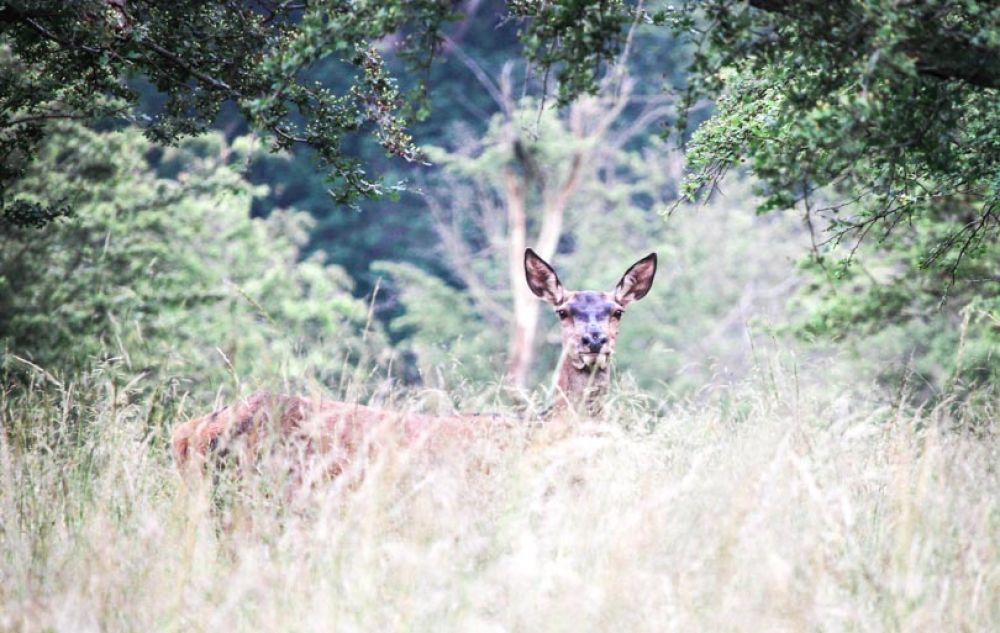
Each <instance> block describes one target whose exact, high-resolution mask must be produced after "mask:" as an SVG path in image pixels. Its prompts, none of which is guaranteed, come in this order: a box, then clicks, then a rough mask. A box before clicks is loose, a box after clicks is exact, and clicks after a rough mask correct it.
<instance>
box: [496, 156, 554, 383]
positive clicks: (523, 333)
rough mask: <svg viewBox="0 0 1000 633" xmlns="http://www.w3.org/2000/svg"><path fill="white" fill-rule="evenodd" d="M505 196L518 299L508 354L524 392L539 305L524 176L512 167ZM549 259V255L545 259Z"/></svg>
mask: <svg viewBox="0 0 1000 633" xmlns="http://www.w3.org/2000/svg"><path fill="white" fill-rule="evenodd" d="M504 190H505V191H504V193H505V198H506V199H507V232H508V233H507V235H508V240H507V244H508V252H507V270H508V275H509V277H510V290H511V295H512V297H513V299H514V319H513V322H512V325H513V331H512V332H511V337H510V349H509V353H508V356H507V357H508V359H509V361H508V362H509V366H508V371H507V373H508V375H509V376H510V380H511V382H512V383H513V384H514V386H515V387H518V388H524V387H525V386H526V385H527V383H528V373H529V372H530V371H531V364H532V361H533V360H534V351H535V336H536V333H537V331H538V301H537V300H536V299H535V297H534V295H532V294H531V290H530V289H529V288H528V284H527V283H525V281H524V264H523V262H524V249H525V247H526V246H527V235H528V219H527V213H526V211H525V197H526V196H525V186H524V182H523V181H522V180H521V178H520V176H518V174H516V173H515V172H514V170H513V169H512V168H510V167H508V168H507V169H506V170H504ZM542 257H545V255H542Z"/></svg>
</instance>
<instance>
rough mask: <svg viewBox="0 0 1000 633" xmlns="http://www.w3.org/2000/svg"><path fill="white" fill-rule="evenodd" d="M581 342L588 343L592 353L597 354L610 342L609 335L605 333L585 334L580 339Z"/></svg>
mask: <svg viewBox="0 0 1000 633" xmlns="http://www.w3.org/2000/svg"><path fill="white" fill-rule="evenodd" d="M580 342H581V343H583V344H584V345H586V346H587V347H588V348H589V349H590V351H591V353H594V354H596V353H598V352H600V351H601V348H602V347H604V344H605V343H607V342H608V337H606V336H604V335H603V334H584V335H583V337H582V338H581V339H580Z"/></svg>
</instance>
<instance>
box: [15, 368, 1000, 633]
mask: <svg viewBox="0 0 1000 633" xmlns="http://www.w3.org/2000/svg"><path fill="white" fill-rule="evenodd" d="M834 369H835V368H833V367H831V366H824V365H822V364H819V363H817V364H814V365H812V366H805V367H801V366H799V364H798V363H797V362H794V361H793V360H790V359H789V358H784V359H778V358H763V359H761V360H760V362H759V364H758V365H757V366H756V367H755V369H754V371H753V372H751V374H750V375H748V377H747V378H746V379H745V380H742V381H741V382H738V383H736V384H729V385H725V384H723V383H721V382H720V383H717V384H714V385H709V386H707V387H706V388H705V389H704V390H702V392H701V393H700V394H699V396H698V397H697V398H692V399H687V400H684V401H657V400H655V399H653V398H651V397H649V396H643V395H642V394H641V393H640V392H636V391H634V390H632V389H631V388H630V387H628V382H627V381H621V382H619V383H618V384H617V385H616V388H615V389H614V391H613V394H612V399H611V403H610V407H609V414H608V415H607V416H605V418H604V419H602V420H600V421H596V422H582V421H581V422H580V423H579V424H577V425H574V426H573V427H572V428H571V429H570V430H569V431H568V432H565V433H559V434H547V433H545V432H544V427H539V426H538V425H536V424H529V423H525V425H524V426H523V427H521V428H519V429H517V430H515V431H512V432H510V434H509V436H508V437H505V438H504V440H503V442H502V443H500V444H498V443H497V442H496V441H495V438H492V437H489V436H487V435H485V434H484V435H483V436H482V437H480V438H476V439H473V440H470V441H469V442H468V443H467V444H465V445H463V447H462V448H461V450H456V451H455V452H453V453H449V454H447V455H445V456H437V457H435V458H434V459H426V458H424V457H422V456H421V454H420V452H419V449H418V448H413V447H409V448H395V449H385V450H381V451H379V452H378V453H376V454H374V455H373V456H371V457H369V458H367V459H365V460H363V461H362V462H361V463H358V464H357V465H356V467H357V469H358V470H357V472H355V473H354V475H357V476H356V477H342V478H338V479H337V480H334V481H326V482H322V483H321V484H319V485H316V486H313V487H312V488H310V489H307V490H300V491H298V492H297V493H295V494H292V495H284V494H275V492H274V486H273V482H272V481H269V480H268V478H267V474H266V473H263V472H262V473H260V474H259V475H257V479H253V478H251V481H249V482H247V481H242V482H238V483H239V485H230V484H234V483H236V482H233V481H230V480H227V479H226V478H225V477H223V478H221V479H220V480H219V481H217V482H216V486H215V487H214V488H213V487H212V486H205V485H198V484H197V483H194V484H189V483H185V482H184V481H182V479H181V478H180V477H179V475H178V474H177V472H176V469H175V468H174V465H173V464H172V463H171V459H170V457H169V451H168V448H167V437H168V432H169V427H170V425H171V424H172V423H173V421H174V420H175V419H177V418H182V417H184V416H185V415H186V414H188V413H190V412H189V411H188V412H185V411H183V408H184V406H186V405H185V404H184V403H183V401H182V400H176V401H178V402H181V404H179V405H177V407H175V409H174V410H173V411H167V410H165V409H164V408H163V402H165V401H167V400H169V399H170V398H166V397H165V395H164V393H163V392H162V391H157V390H155V389H154V390H150V389H149V387H150V385H148V384H143V382H142V381H141V380H139V381H133V382H132V384H122V383H121V382H120V381H118V380H117V378H116V376H115V375H114V374H113V372H108V371H94V372H92V373H90V374H87V375H83V376H80V377H78V379H77V382H74V383H72V384H64V383H58V382H57V381H56V380H55V378H53V377H51V376H49V377H48V378H46V377H45V376H44V375H43V374H41V373H37V374H36V381H35V382H34V383H33V384H31V385H29V386H28V387H27V388H26V389H22V390H20V391H18V392H16V393H15V392H13V391H10V390H8V391H5V392H4V394H3V398H4V399H3V401H2V403H0V431H2V432H0V545H2V547H0V631H18V632H22V631H23V632H34V631H79V632H83V631H153V630H157V631H201V630H204V631H210V630H229V631H260V630H264V631H279V630H284V631H329V630H336V631H374V630H379V631H404V630H414V631H427V630H433V631H443V630H453V631H498V632H499V631H534V630H545V631H613V630H628V631H658V632H659V631H806V630H809V631H989V630H997V628H998V627H1000V603H998V602H997V600H996V596H997V595H998V592H1000V564H998V563H1000V529H998V528H1000V526H998V521H1000V475H998V472H997V469H996V466H995V464H996V462H997V449H996V441H995V432H996V428H995V425H996V421H997V420H998V419H1000V416H998V413H1000V411H998V409H997V405H996V403H997V399H996V397H995V394H993V395H990V394H988V393H986V392H983V393H981V394H980V397H978V398H977V397H974V396H975V394H973V397H966V398H963V400H962V401H961V402H959V401H957V400H952V399H949V398H947V397H945V398H941V399H939V400H938V404H936V405H935V406H933V407H931V406H927V407H918V406H914V405H912V404H908V400H909V399H908V398H906V397H905V395H906V394H904V393H902V392H900V393H896V394H891V393H879V392H873V391H872V390H871V388H870V387H863V386H859V385H857V384H854V385H852V384H851V383H850V381H849V380H848V379H846V378H844V377H843V376H842V375H841V376H840V377H838V374H837V373H836V372H835V371H833V370H834ZM904 389H905V387H904ZM431 395H432V396H435V397H436V398H437V399H438V400H440V398H441V397H442V396H441V394H431ZM435 397H428V394H427V393H421V392H412V393H400V394H397V395H396V396H395V399H394V402H395V405H394V406H396V407H400V408H404V409H405V408H406V407H411V408H414V409H416V408H421V407H423V408H426V407H427V406H428V405H427V403H428V401H432V400H434V399H435ZM489 397H490V395H489V394H479V398H480V399H479V400H477V401H476V402H475V404H476V405H477V406H481V405H482V404H483V402H484V399H488V398H489ZM453 404H454V406H456V407H458V408H461V405H462V403H461V402H459V403H453ZM436 406H438V407H441V406H443V405H441V403H440V402H438V403H437V404H436ZM498 406H499V405H498ZM220 496H221V497H223V498H224V499H223V501H222V502H221V503H220Z"/></svg>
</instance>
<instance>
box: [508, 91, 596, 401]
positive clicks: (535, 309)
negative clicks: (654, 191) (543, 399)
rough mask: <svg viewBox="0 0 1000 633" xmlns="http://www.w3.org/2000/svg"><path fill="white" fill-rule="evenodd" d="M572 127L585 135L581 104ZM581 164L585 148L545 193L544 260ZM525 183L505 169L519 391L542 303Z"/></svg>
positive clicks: (513, 371)
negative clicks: (528, 272) (531, 284)
mask: <svg viewBox="0 0 1000 633" xmlns="http://www.w3.org/2000/svg"><path fill="white" fill-rule="evenodd" d="M570 130H571V131H572V133H573V135H574V136H575V137H577V138H578V139H580V138H582V137H583V125H582V117H581V115H580V113H579V111H578V109H577V108H574V109H573V110H571V113H570ZM583 163H584V156H583V152H582V150H581V151H578V152H576V153H574V154H573V158H572V159H571V161H570V167H569V171H568V173H567V175H566V178H565V180H564V181H563V182H562V183H561V184H559V185H558V186H557V187H555V191H551V190H547V191H545V192H544V195H543V196H542V205H543V208H542V213H541V226H540V227H539V230H538V238H537V239H536V240H535V243H534V244H533V245H532V248H534V250H535V252H536V253H538V255H539V256H541V258H542V259H544V260H546V261H551V260H552V258H553V256H554V255H555V254H556V248H558V246H559V238H560V237H561V236H562V230H563V219H564V218H565V216H566V206H567V204H568V203H569V200H570V198H571V197H572V195H573V192H574V191H575V190H576V188H577V186H578V185H579V183H580V171H581V168H582V166H583ZM526 184H527V183H525V182H524V179H522V178H521V177H519V176H518V174H516V173H515V172H514V170H513V169H511V168H509V167H508V168H507V169H506V170H505V171H504V194H505V197H506V199H507V226H508V238H509V240H508V243H509V251H508V257H507V261H508V272H509V276H510V289H511V295H512V296H513V298H514V319H513V331H512V332H511V337H510V349H509V355H508V358H509V359H510V360H509V365H508V368H507V374H508V376H509V377H510V381H511V383H512V384H513V385H514V386H515V387H517V388H519V389H523V388H525V387H526V386H527V384H528V376H529V374H530V372H531V367H532V365H533V364H534V361H535V349H536V345H535V340H536V339H537V338H538V329H539V328H538V316H539V313H540V310H539V309H540V307H541V306H540V300H539V299H538V298H537V297H535V296H534V295H533V294H532V293H531V290H530V289H529V288H528V284H527V282H526V281H525V278H524V249H525V247H526V246H527V239H528V228H527V213H526V210H525V205H526V202H525V198H526V195H525V192H526V189H527V186H526Z"/></svg>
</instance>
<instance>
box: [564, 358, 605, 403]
mask: <svg viewBox="0 0 1000 633" xmlns="http://www.w3.org/2000/svg"><path fill="white" fill-rule="evenodd" d="M610 383H611V375H610V368H609V366H608V365H604V367H599V366H597V365H593V366H591V367H584V368H578V367H577V366H576V365H574V364H573V363H571V362H569V360H568V359H567V358H566V354H565V353H563V355H562V357H561V358H560V360H559V370H558V373H557V375H556V402H555V405H554V407H553V411H554V412H555V413H566V412H572V413H575V414H577V415H600V413H601V412H602V409H603V408H604V399H605V397H606V395H607V393H608V385H609V384H610Z"/></svg>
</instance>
